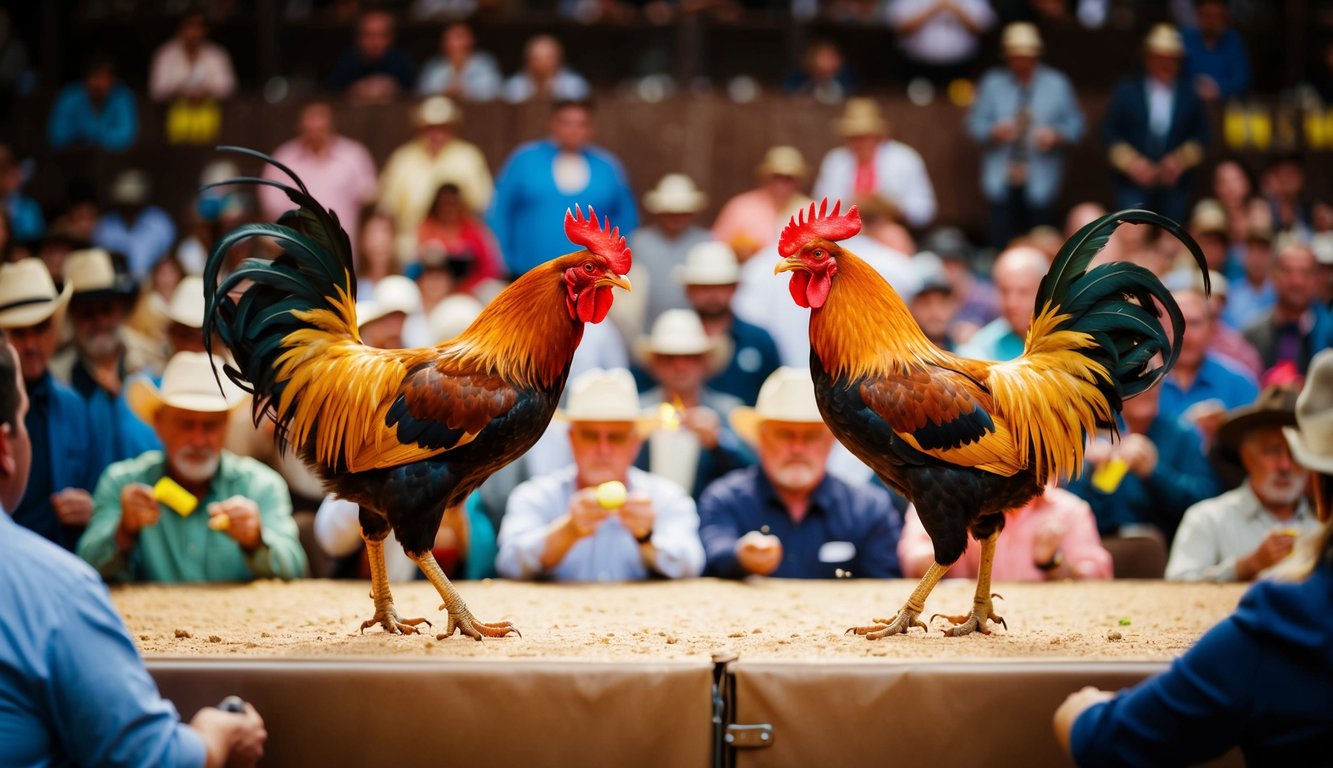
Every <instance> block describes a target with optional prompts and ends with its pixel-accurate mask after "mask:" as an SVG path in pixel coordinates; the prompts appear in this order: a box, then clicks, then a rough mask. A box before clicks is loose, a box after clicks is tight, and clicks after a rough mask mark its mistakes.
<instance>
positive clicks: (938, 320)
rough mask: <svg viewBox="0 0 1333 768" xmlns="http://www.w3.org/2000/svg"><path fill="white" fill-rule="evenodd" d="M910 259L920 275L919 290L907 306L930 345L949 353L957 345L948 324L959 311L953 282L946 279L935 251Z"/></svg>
mask: <svg viewBox="0 0 1333 768" xmlns="http://www.w3.org/2000/svg"><path fill="white" fill-rule="evenodd" d="M912 262H913V264H914V266H915V267H916V269H917V271H918V272H919V273H920V274H921V275H922V277H921V290H919V291H917V292H916V295H915V296H913V297H912V301H911V302H910V303H909V304H908V309H909V310H910V311H911V313H912V318H913V319H915V320H916V323H917V325H919V326H921V330H922V331H923V332H924V333H925V334H926V338H928V339H930V341H931V343H932V344H934V345H935V346H937V347H939V348H940V349H943V350H945V351H946V352H952V351H953V350H954V347H956V346H957V344H956V343H955V342H954V337H953V332H952V330H951V327H952V325H953V319H954V315H955V314H956V313H957V310H958V299H957V298H956V297H955V295H954V291H953V283H951V282H949V278H948V276H947V275H946V274H945V272H944V265H943V263H942V262H941V261H940V258H939V257H938V256H936V255H935V254H933V253H931V252H929V251H923V252H921V253H918V254H917V255H916V256H914V257H912Z"/></svg>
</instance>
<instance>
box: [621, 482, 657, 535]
mask: <svg viewBox="0 0 1333 768" xmlns="http://www.w3.org/2000/svg"><path fill="white" fill-rule="evenodd" d="M619 514H620V522H621V524H622V525H624V526H625V530H627V531H629V533H630V535H631V536H633V537H634V538H636V539H641V538H643V537H644V536H647V535H648V534H650V533H652V532H653V522H654V521H655V520H656V519H657V511H656V510H655V509H653V501H652V499H650V498H648V497H647V496H644V495H643V494H641V493H634V494H630V497H629V498H628V499H626V500H625V505H624V506H623V507H621V508H620V512H619Z"/></svg>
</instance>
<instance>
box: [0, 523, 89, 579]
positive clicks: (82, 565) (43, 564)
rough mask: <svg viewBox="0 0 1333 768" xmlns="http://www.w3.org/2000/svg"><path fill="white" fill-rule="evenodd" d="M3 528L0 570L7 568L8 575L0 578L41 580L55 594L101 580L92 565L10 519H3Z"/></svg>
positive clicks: (0, 538)
mask: <svg viewBox="0 0 1333 768" xmlns="http://www.w3.org/2000/svg"><path fill="white" fill-rule="evenodd" d="M4 514H7V513H5V512H3V511H0V515H4ZM3 528H5V529H8V530H4V531H3V535H0V555H2V556H0V574H3V573H4V572H5V571H9V575H8V576H6V577H2V578H0V581H3V582H8V583H11V584H15V583H19V582H21V581H23V580H28V581H32V582H38V581H40V582H41V584H42V585H43V587H44V588H48V589H49V591H48V594H58V595H67V594H69V593H70V591H72V590H74V589H87V588H88V587H89V586H90V585H97V584H100V583H101V581H102V580H101V577H100V576H98V575H97V572H96V571H94V570H93V568H92V566H91V565H89V564H88V563H86V562H84V561H83V560H82V559H81V558H79V557H78V556H77V555H75V554H74V553H72V552H68V551H66V550H65V549H62V548H61V547H59V546H57V545H56V544H54V543H52V542H50V541H48V540H46V539H45V538H43V537H42V536H39V535H38V534H36V533H33V532H32V531H30V530H28V529H27V528H24V527H23V526H21V525H19V524H17V523H15V522H13V521H12V520H6V521H4V524H3Z"/></svg>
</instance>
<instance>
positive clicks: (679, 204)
mask: <svg viewBox="0 0 1333 768" xmlns="http://www.w3.org/2000/svg"><path fill="white" fill-rule="evenodd" d="M707 204H708V196H707V195H705V194H704V193H703V192H701V191H699V188H698V187H696V186H694V181H693V180H692V179H690V177H689V176H686V175H685V174H683V173H668V174H667V175H665V176H663V177H662V180H661V181H659V182H657V186H656V187H654V188H653V189H650V190H649V191H648V193H647V194H645V195H644V196H643V207H644V208H647V209H648V211H649V212H650V213H698V212H699V211H701V210H703V207H704V206H705V205H707Z"/></svg>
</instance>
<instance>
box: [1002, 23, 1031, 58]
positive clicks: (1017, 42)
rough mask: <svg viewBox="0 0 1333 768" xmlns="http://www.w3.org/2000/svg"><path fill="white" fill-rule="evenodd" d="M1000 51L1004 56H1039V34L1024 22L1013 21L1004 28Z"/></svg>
mask: <svg viewBox="0 0 1333 768" xmlns="http://www.w3.org/2000/svg"><path fill="white" fill-rule="evenodd" d="M1000 49H1001V50H1002V51H1004V54H1005V55H1006V56H1038V55H1040V54H1041V33H1040V32H1038V31H1037V27H1036V25H1034V24H1031V23H1029V22H1026V21H1015V22H1014V23H1012V24H1009V25H1008V26H1006V27H1005V28H1004V34H1003V35H1001V36H1000Z"/></svg>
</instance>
